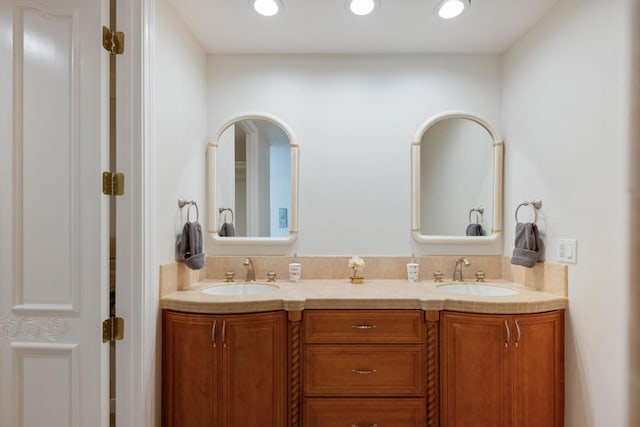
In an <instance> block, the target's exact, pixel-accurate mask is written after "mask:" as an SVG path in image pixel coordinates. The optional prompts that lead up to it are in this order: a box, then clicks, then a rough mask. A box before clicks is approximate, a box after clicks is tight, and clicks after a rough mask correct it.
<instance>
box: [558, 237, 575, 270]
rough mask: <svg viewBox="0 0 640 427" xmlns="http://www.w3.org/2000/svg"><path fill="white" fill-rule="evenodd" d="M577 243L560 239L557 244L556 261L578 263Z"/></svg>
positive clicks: (573, 240) (572, 240)
mask: <svg viewBox="0 0 640 427" xmlns="http://www.w3.org/2000/svg"><path fill="white" fill-rule="evenodd" d="M577 249H578V241H577V240H576V239H560V242H559V244H558V261H559V262H565V263H569V264H575V263H576V262H578V253H577Z"/></svg>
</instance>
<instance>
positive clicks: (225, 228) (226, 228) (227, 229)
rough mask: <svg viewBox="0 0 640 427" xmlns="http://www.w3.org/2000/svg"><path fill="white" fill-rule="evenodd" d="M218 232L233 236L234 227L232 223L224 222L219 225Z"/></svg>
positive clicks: (234, 233) (222, 234)
mask: <svg viewBox="0 0 640 427" xmlns="http://www.w3.org/2000/svg"><path fill="white" fill-rule="evenodd" d="M218 234H219V235H220V236H222V237H233V236H235V235H236V229H235V227H234V226H233V224H232V223H230V222H225V223H224V224H222V227H220V231H219V232H218Z"/></svg>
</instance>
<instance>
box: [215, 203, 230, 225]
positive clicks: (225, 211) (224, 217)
mask: <svg viewBox="0 0 640 427" xmlns="http://www.w3.org/2000/svg"><path fill="white" fill-rule="evenodd" d="M223 212H224V216H223V217H222V220H223V222H229V221H227V212H229V213H231V224H233V209H231V208H223V207H222V206H221V207H219V208H218V213H219V214H222V213H223Z"/></svg>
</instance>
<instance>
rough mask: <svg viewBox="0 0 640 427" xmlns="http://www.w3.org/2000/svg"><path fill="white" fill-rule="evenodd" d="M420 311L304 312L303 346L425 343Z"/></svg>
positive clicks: (422, 318)
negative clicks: (317, 344)
mask: <svg viewBox="0 0 640 427" xmlns="http://www.w3.org/2000/svg"><path fill="white" fill-rule="evenodd" d="M424 327H425V326H424V314H423V312H422V311H421V310H308V311H305V312H304V319H303V334H304V341H305V342H306V343H413V342H424V334H425V331H424Z"/></svg>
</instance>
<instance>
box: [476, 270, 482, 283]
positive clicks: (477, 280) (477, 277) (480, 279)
mask: <svg viewBox="0 0 640 427" xmlns="http://www.w3.org/2000/svg"><path fill="white" fill-rule="evenodd" d="M476 282H484V271H482V270H478V271H476Z"/></svg>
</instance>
